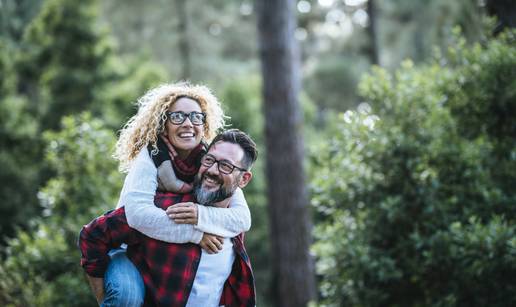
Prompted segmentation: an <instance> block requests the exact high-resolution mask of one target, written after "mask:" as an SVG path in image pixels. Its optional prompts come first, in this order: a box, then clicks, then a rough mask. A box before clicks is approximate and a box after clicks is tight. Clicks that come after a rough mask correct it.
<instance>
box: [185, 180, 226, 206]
mask: <svg viewBox="0 0 516 307" xmlns="http://www.w3.org/2000/svg"><path fill="white" fill-rule="evenodd" d="M193 192H194V195H195V199H196V200H197V203H199V204H200V205H203V206H213V205H214V204H215V203H218V202H220V201H223V200H224V199H226V198H229V197H231V196H232V195H233V193H234V192H235V189H234V188H233V187H229V188H224V187H223V186H220V187H219V188H218V189H217V190H216V191H206V190H204V189H203V187H202V179H199V176H196V177H195V180H194V187H193Z"/></svg>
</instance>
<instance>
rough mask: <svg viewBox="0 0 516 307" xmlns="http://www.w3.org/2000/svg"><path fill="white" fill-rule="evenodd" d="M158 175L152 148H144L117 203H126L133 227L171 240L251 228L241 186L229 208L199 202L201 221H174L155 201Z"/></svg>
mask: <svg viewBox="0 0 516 307" xmlns="http://www.w3.org/2000/svg"><path fill="white" fill-rule="evenodd" d="M157 175H158V174H157V168H156V166H155V165H154V162H153V161H152V159H151V157H150V155H149V152H148V150H147V149H146V148H143V149H142V150H141V151H140V153H139V154H138V156H137V157H136V158H135V159H134V161H133V162H132V165H131V168H130V170H129V173H128V174H127V176H126V178H125V181H124V186H123V188H122V191H121V192H120V199H119V201H118V205H117V208H119V207H121V206H125V214H126V218H127V223H128V224H129V226H130V227H132V228H134V229H136V230H138V231H140V232H142V233H143V234H145V235H147V236H149V237H151V238H153V239H157V240H161V241H165V242H170V243H188V242H192V243H199V242H200V241H201V239H202V235H203V233H204V232H206V233H211V234H215V235H219V236H222V237H225V238H231V237H234V236H237V235H238V234H240V233H242V232H245V231H248V230H249V229H250V228H251V213H250V211H249V207H248V206H247V202H246V200H245V198H244V193H243V192H242V190H241V189H237V190H236V191H235V193H234V194H233V196H232V197H231V201H230V204H229V208H217V207H210V206H201V205H198V206H197V208H198V222H197V225H195V226H194V225H190V224H176V223H174V221H173V220H171V219H170V218H169V217H168V216H167V214H166V213H165V211H164V210H162V209H161V208H158V207H156V206H155V205H154V195H155V194H156V189H157V187H158V180H157Z"/></svg>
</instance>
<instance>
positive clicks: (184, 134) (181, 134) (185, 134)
mask: <svg viewBox="0 0 516 307" xmlns="http://www.w3.org/2000/svg"><path fill="white" fill-rule="evenodd" d="M193 136H194V134H193V133H191V132H183V133H180V134H179V137H182V138H193Z"/></svg>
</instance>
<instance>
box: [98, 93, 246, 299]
mask: <svg viewBox="0 0 516 307" xmlns="http://www.w3.org/2000/svg"><path fill="white" fill-rule="evenodd" d="M223 126H224V115H223V112H222V109H221V106H220V103H219V102H218V100H217V99H216V98H215V97H214V96H213V94H212V93H211V92H210V90H209V89H208V88H207V87H205V86H199V85H190V84H188V83H178V84H166V85H161V86H158V87H156V88H154V89H152V90H150V91H149V92H148V93H146V94H145V95H144V96H143V97H141V98H140V99H139V101H138V112H137V114H136V115H134V116H133V117H132V118H131V119H130V120H129V121H128V123H127V124H126V125H125V127H124V129H122V131H121V133H120V137H119V139H118V142H117V145H116V150H115V158H117V159H118V160H119V162H120V168H121V170H123V171H128V174H127V177H126V179H125V182H124V186H123V188H122V192H121V194H120V200H119V203H118V206H117V207H120V206H125V212H126V217H127V222H128V224H129V226H131V227H133V228H135V229H137V230H138V231H140V232H142V233H144V234H145V235H147V236H149V237H152V238H154V239H157V240H161V241H166V242H171V243H188V242H192V243H197V244H200V245H201V247H203V248H204V249H206V250H207V251H209V252H216V251H217V250H218V249H219V248H220V240H219V239H218V238H217V237H216V236H210V235H209V234H214V235H217V236H220V237H234V236H236V235H238V234H239V233H241V232H245V231H247V230H249V228H250V224H251V217H250V212H249V208H248V207H247V203H246V201H245V199H244V196H243V193H242V191H241V190H237V192H236V193H235V194H234V195H233V196H232V200H231V204H230V207H229V208H228V209H221V208H215V207H209V206H200V205H196V204H191V203H188V204H177V205H175V206H172V207H175V208H173V210H171V211H170V212H169V214H170V215H171V216H172V217H174V218H175V221H174V220H173V219H170V218H169V216H168V215H167V213H166V212H165V211H163V210H161V209H159V208H157V207H155V206H154V195H155V193H156V190H157V189H158V188H161V189H167V188H168V189H172V190H174V192H178V191H181V192H184V191H187V190H188V189H189V185H188V184H189V183H190V182H191V181H192V180H193V176H194V175H195V174H196V172H197V170H198V166H199V161H200V158H201V157H202V155H203V154H204V153H205V151H206V145H205V144H206V143H205V142H209V141H211V140H212V139H213V137H215V135H216V132H217V130H218V129H220V128H222V127H223ZM161 138H163V141H162V140H161ZM167 144H168V145H169V146H170V147H167ZM168 152H170V154H169V153H168ZM195 222H197V223H196V225H195V226H194V225H191V224H188V223H193V224H195ZM111 257H112V259H111V262H110V264H109V267H108V270H107V271H106V274H105V277H104V281H105V290H106V292H105V293H106V295H105V298H104V301H103V303H102V306H135V305H139V304H142V302H143V296H144V291H145V290H144V286H143V282H142V280H141V277H140V276H139V273H138V271H137V270H136V268H135V267H134V266H133V265H132V263H131V262H130V261H129V260H128V259H127V257H126V256H125V251H124V250H123V249H121V250H116V251H112V254H111Z"/></svg>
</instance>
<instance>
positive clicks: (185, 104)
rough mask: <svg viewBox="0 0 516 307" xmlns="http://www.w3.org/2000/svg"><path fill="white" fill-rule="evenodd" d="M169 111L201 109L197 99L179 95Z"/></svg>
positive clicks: (198, 110)
mask: <svg viewBox="0 0 516 307" xmlns="http://www.w3.org/2000/svg"><path fill="white" fill-rule="evenodd" d="M169 111H172V112H175V111H183V112H192V111H197V112H201V111H202V109H201V106H200V105H199V103H198V102H197V101H195V100H193V99H192V98H188V97H181V98H179V99H178V100H176V101H175V102H174V103H173V104H172V105H171V106H170V108H169Z"/></svg>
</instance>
